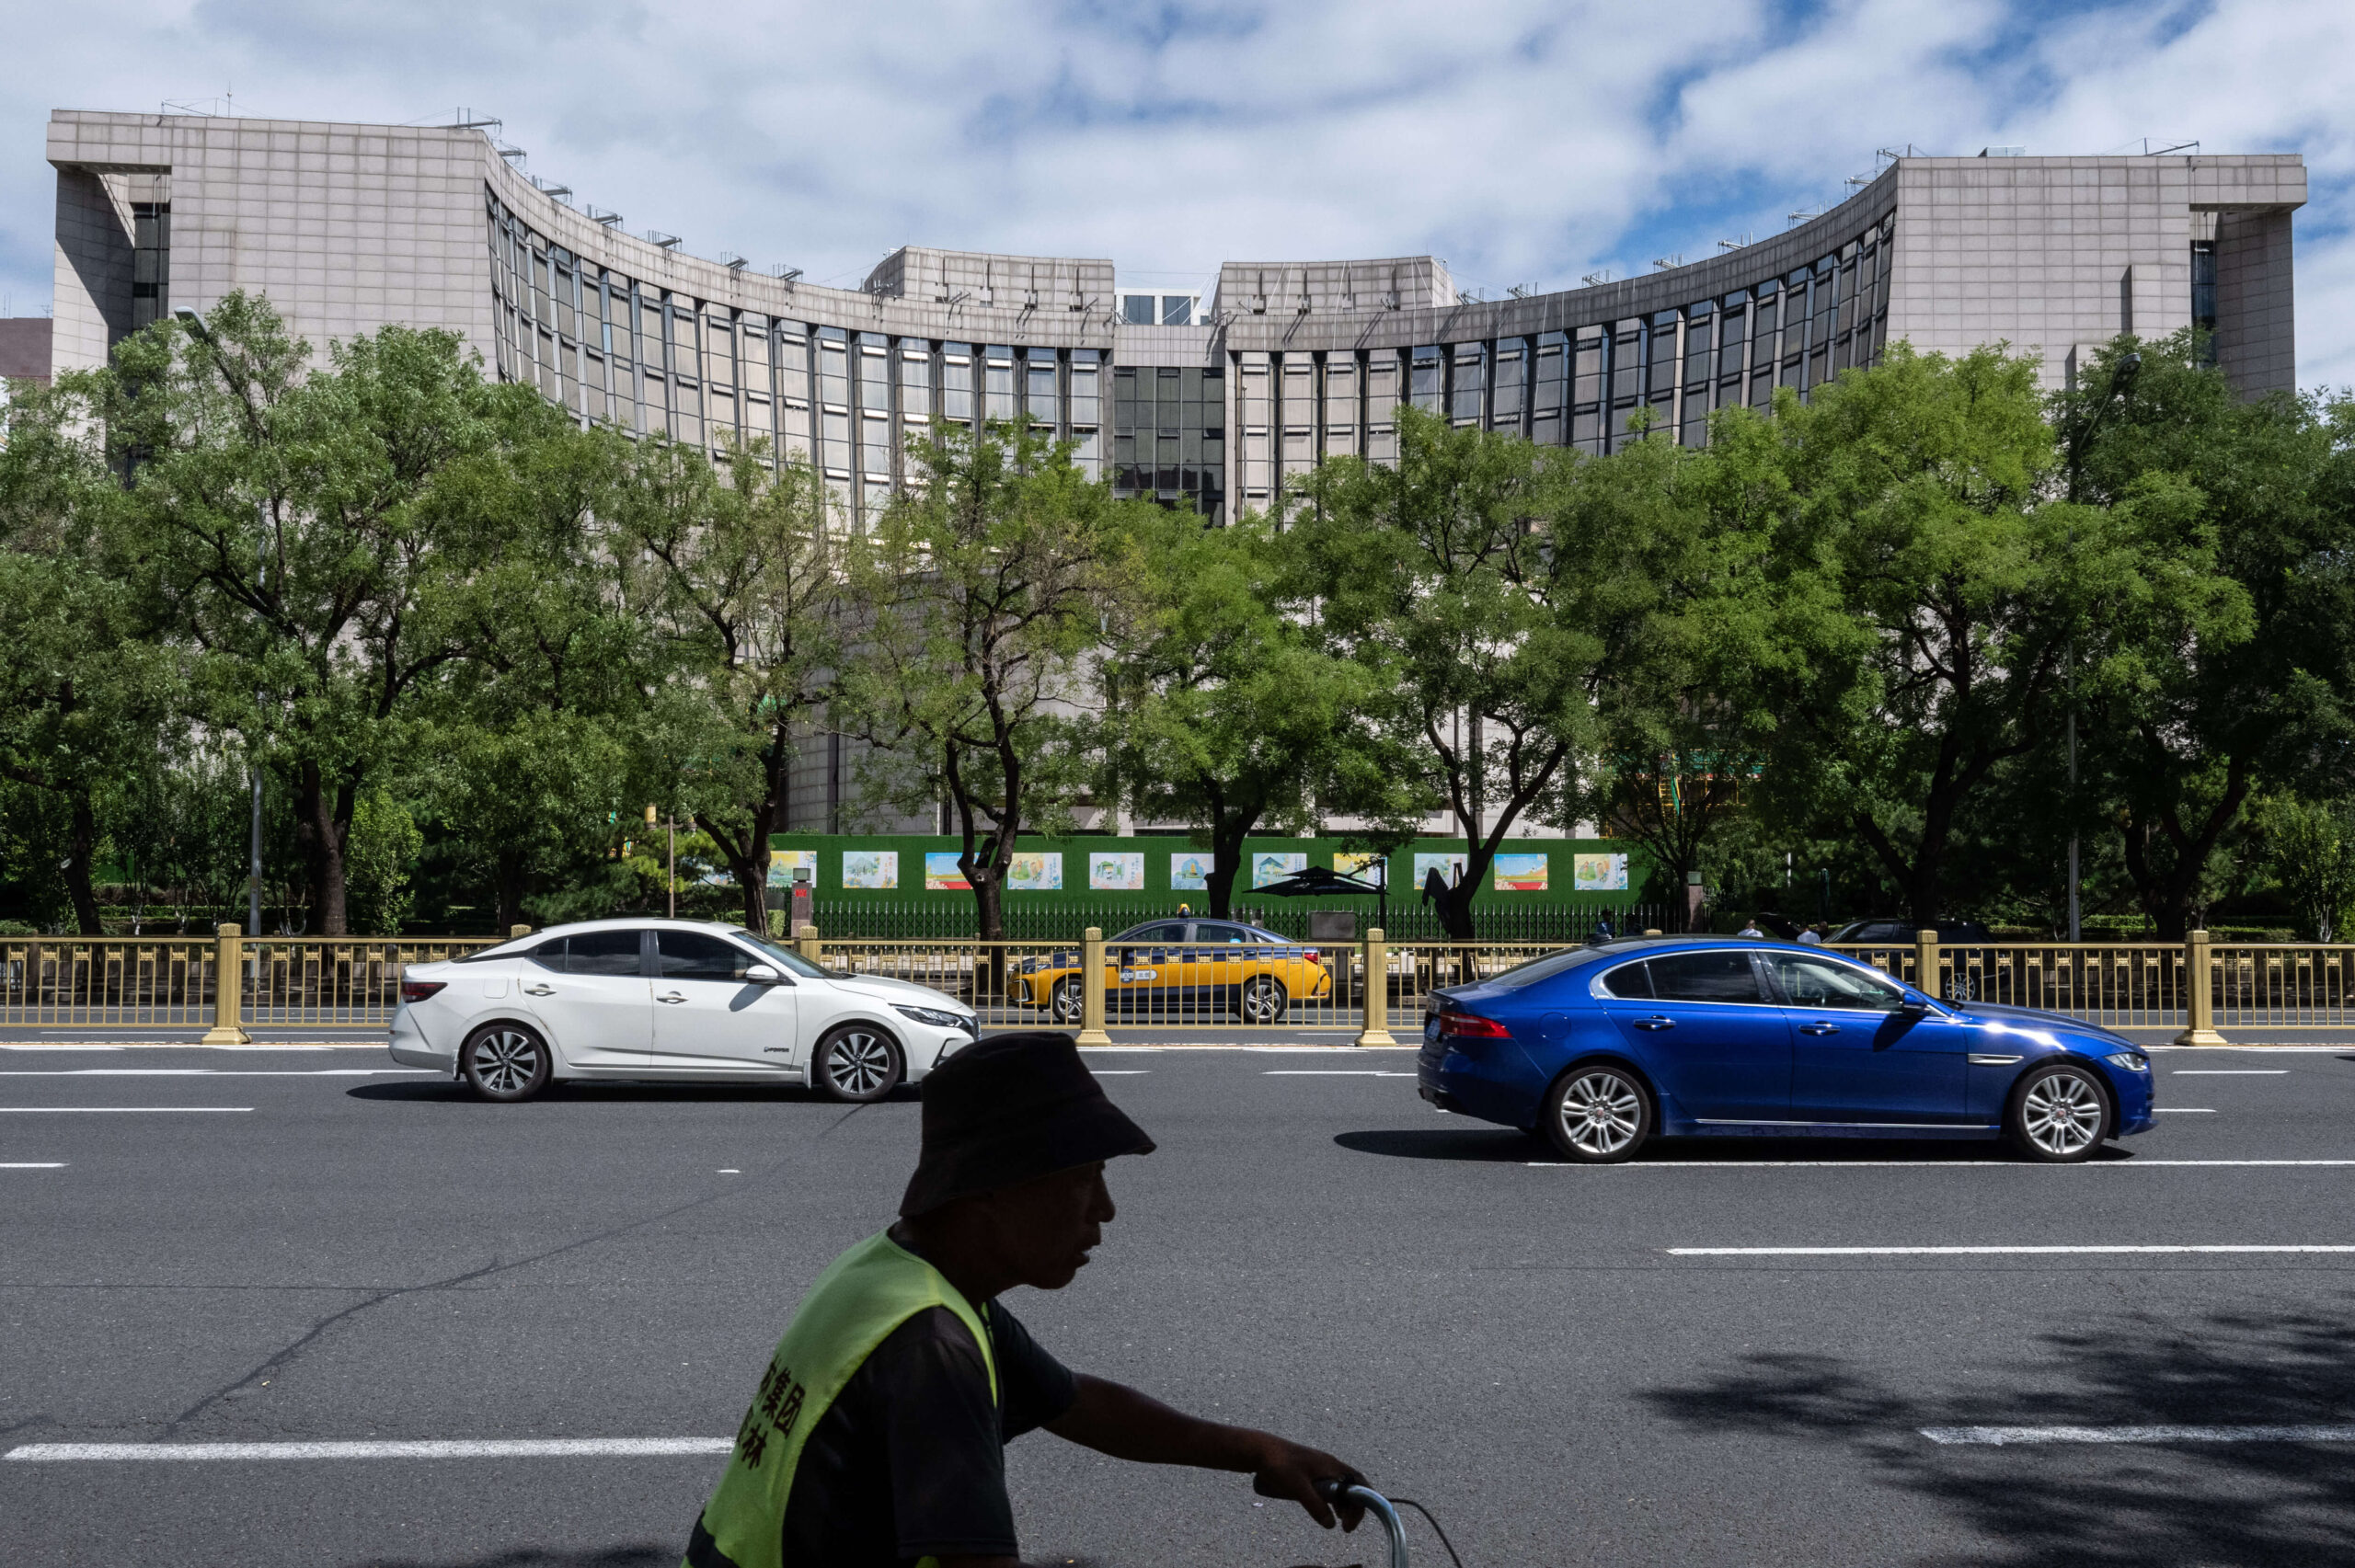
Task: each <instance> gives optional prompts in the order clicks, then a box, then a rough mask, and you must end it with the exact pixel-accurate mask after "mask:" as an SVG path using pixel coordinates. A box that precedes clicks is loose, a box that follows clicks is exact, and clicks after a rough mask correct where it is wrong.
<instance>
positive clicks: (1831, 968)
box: [1766, 953, 1905, 1013]
mask: <svg viewBox="0 0 2355 1568" xmlns="http://www.w3.org/2000/svg"><path fill="white" fill-rule="evenodd" d="M1766 963H1767V966H1768V967H1770V968H1772V969H1773V970H1774V971H1775V981H1776V983H1778V984H1779V985H1781V986H1782V988H1783V995H1784V996H1785V997H1786V998H1788V999H1789V1001H1790V1004H1791V1005H1792V1006H1793V1007H1846V1008H1865V1009H1870V1010H1872V1011H1874V1012H1878V1013H1888V1012H1891V1011H1894V1010H1895V1009H1896V1008H1897V1007H1899V1006H1901V1004H1902V1003H1903V1002H1904V1001H1905V993H1904V991H1902V990H1899V989H1898V987H1897V986H1896V985H1895V984H1893V983H1892V982H1890V981H1889V980H1887V979H1883V978H1882V977H1881V976H1879V975H1876V974H1873V973H1871V972H1870V971H1868V970H1865V969H1852V968H1850V967H1848V966H1847V965H1845V964H1833V963H1830V962H1827V961H1826V960H1824V959H1821V958H1801V957H1798V956H1793V955H1790V954H1785V953H1770V954H1768V955H1767V956H1766Z"/></svg>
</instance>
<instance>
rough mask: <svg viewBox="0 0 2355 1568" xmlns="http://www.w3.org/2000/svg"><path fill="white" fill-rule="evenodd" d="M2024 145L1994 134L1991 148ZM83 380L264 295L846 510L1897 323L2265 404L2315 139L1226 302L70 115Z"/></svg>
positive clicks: (1125, 485) (382, 137)
mask: <svg viewBox="0 0 2355 1568" xmlns="http://www.w3.org/2000/svg"><path fill="white" fill-rule="evenodd" d="M1991 151H1992V150H1991ZM48 153H49V159H50V162H51V163H52V165H54V166H56V169H57V192H58V195H57V264H56V307H55V317H56V326H55V331H54V336H53V341H52V366H53V368H55V369H60V370H62V369H68V368H72V367H75V366H80V365H89V364H95V363H98V362H101V361H103V360H104V358H105V357H106V355H107V354H108V352H109V349H111V347H112V345H113V344H114V343H115V342H116V341H117V340H118V339H120V338H121V337H122V336H123V335H124V334H125V333H127V332H130V331H132V330H135V329H136V328H137V327H138V326H143V325H144V324H145V323H146V322H147V321H150V320H152V319H154V318H155V317H156V316H157V315H162V314H164V313H165V312H167V310H169V309H172V308H178V307H186V308H193V309H196V310H199V311H202V310H205V309H207V308H209V306H210V305H211V304H212V303H213V301H214V300H216V299H218V298H220V297H221V296H222V295H223V294H224V293H226V292H229V291H231V290H232V289H237V288H244V289H248V290H255V291H258V292H263V293H265V294H267V295H268V296H269V297H270V299H271V301H272V302H273V303H276V304H277V305H278V307H279V308H280V309H281V311H283V312H284V313H285V314H286V315H288V317H289V318H290V320H291V322H292V324H293V326H294V328H295V329H296V330H297V331H299V332H300V333H302V334H303V335H304V336H305V337H306V338H309V339H310V340H311V342H312V343H313V344H314V346H315V347H316V348H317V349H321V350H324V348H325V346H326V344H327V342H329V341H331V340H333V339H335V338H345V337H350V336H352V335H354V334H356V333H361V332H365V331H369V330H372V329H373V328H374V327H376V326H381V325H384V324H385V323H390V322H402V323H408V324H411V325H415V326H441V327H447V328H449V329H450V330H452V331H454V332H456V333H458V334H460V335H461V336H462V337H464V338H465V339H466V341H468V342H469V343H471V344H472V345H473V346H474V348H475V349H477V351H478V352H479V353H480V354H481V355H482V357H483V360H484V361H485V362H486V363H487V364H488V365H491V366H495V367H496V371H497V373H498V374H499V375H500V376H501V377H503V378H506V379H508V380H512V381H522V382H529V383H534V384H535V385H537V386H538V387H539V388H540V389H541V391H542V392H543V393H544V394H545V395H547V396H548V397H550V398H551V399H554V400H556V401H558V402H560V403H562V404H563V405H564V406H566V407H568V408H570V409H572V410H573V411H574V412H575V413H577V414H578V415H579V416H580V418H584V419H590V420H596V421H602V422H609V423H612V424H615V425H618V426H622V427H624V428H626V429H633V430H642V431H652V430H666V431H668V432H670V433H671V434H672V435H673V436H675V437H677V438H678V439H679V440H681V441H692V442H695V443H697V444H703V445H708V446H712V447H715V448H716V447H718V445H719V443H720V442H721V441H723V440H725V439H727V438H730V437H745V436H752V435H763V436H767V437H769V438H770V439H771V440H772V441H774V443H775V446H776V447H777V448H778V449H779V450H782V451H786V452H800V453H805V454H807V455H808V457H809V458H810V461H811V462H812V463H813V464H816V465H817V466H818V467H819V468H820V469H821V471H822V472H823V473H824V474H825V475H827V476H828V478H829V479H830V481H831V482H832V483H833V486H834V488H835V489H836V491H837V492H838V493H839V495H840V496H841V498H842V500H843V504H844V507H845V508H846V509H852V510H857V511H863V510H865V509H868V508H870V507H872V506H874V505H876V504H877V503H878V501H879V498H881V497H883V496H884V495H886V494H888V493H889V491H890V487H891V486H892V485H893V484H895V483H896V482H897V481H898V479H899V477H900V470H901V465H902V463H903V461H904V460H903V458H902V443H903V440H904V438H905V437H907V436H908V435H910V434H913V433H917V432H921V431H923V430H925V429H928V428H930V427H932V426H934V425H936V424H937V423H939V422H942V421H961V420H971V419H975V418H1014V417H1016V416H1017V415H1023V416H1028V417H1029V418H1035V419H1037V420H1040V422H1042V423H1045V424H1049V425H1051V426H1052V427H1053V429H1055V431H1056V433H1057V434H1058V435H1059V436H1061V437H1063V438H1067V439H1069V440H1071V441H1074V443H1075V444H1076V447H1077V451H1078V453H1079V458H1080V461H1081V462H1082V463H1084V464H1086V465H1087V466H1088V467H1089V468H1090V469H1091V471H1094V472H1097V473H1101V474H1109V475H1110V476H1111V477H1112V478H1113V480H1114V481H1115V483H1116V484H1117V485H1118V486H1120V489H1121V490H1123V491H1124V492H1128V493H1132V494H1138V495H1148V496H1154V497H1157V498H1162V499H1164V500H1166V501H1169V502H1171V503H1181V502H1183V503H1190V504H1192V505H1194V506H1197V507H1199V508H1200V509H1201V510H1202V511H1203V512H1204V513H1205V514H1207V515H1209V516H1211V517H1213V518H1224V517H1226V516H1228V515H1231V514H1233V513H1234V512H1235V511H1238V510H1241V509H1249V508H1254V507H1259V506H1264V505H1265V504H1267V502H1268V500H1269V498H1270V497H1271V495H1272V494H1273V493H1274V491H1275V489H1276V487H1277V486H1279V485H1280V484H1281V482H1282V479H1283V477H1284V476H1285V475H1288V474H1294V473H1298V472H1301V471H1303V470H1304V469H1306V468H1308V467H1310V466H1311V465H1313V464H1315V463H1316V462H1317V461H1318V460H1319V459H1320V458H1322V457H1324V456H1327V455H1329V454H1333V453H1341V452H1350V453H1358V454H1361V455H1364V456H1367V457H1371V458H1374V459H1380V458H1382V457H1384V456H1385V455H1386V454H1388V453H1389V452H1392V451H1393V450H1394V448H1395V442H1396V434H1395V419H1396V409H1397V407H1398V406H1399V405H1400V404H1402V403H1408V402H1411V403H1414V404H1416V405H1417V406H1421V407H1424V408H1428V409H1430V410H1432V411H1434V412H1438V413H1442V414H1444V415H1445V416H1446V417H1447V418H1450V419H1451V420H1453V421H1454V422H1455V423H1457V424H1460V425H1482V426H1486V427H1488V428H1490V429H1509V430H1514V431H1518V432H1520V433H1522V434H1523V435H1526V436H1527V437H1529V438H1530V439H1531V440H1534V441H1543V442H1548V443H1556V444H1567V445H1572V446H1577V447H1580V448H1581V449H1583V450H1586V451H1589V452H1603V451H1607V450H1609V449H1610V447H1611V445H1612V444H1613V443H1614V441H1620V440H1623V439H1625V437H1626V432H1627V431H1628V429H1629V428H1630V421H1631V419H1632V418H1634V416H1635V414H1636V411H1637V410H1638V409H1645V410H1648V414H1649V419H1650V423H1651V425H1652V427H1653V428H1655V429H1663V428H1664V429H1671V430H1673V431H1675V432H1676V433H1677V436H1678V439H1680V440H1683V441H1699V440H1701V439H1702V438H1703V436H1704V434H1705V432H1706V419H1707V416H1708V414H1709V412H1710V411H1711V410H1712V409H1715V408H1720V407H1725V406H1729V405H1732V404H1741V403H1749V404H1757V403H1763V401H1765V400H1766V399H1767V398H1768V397H1769V396H1770V395H1771V393H1772V389H1773V388H1774V387H1775V386H1777V385H1782V386H1790V387H1794V388H1796V389H1798V391H1799V392H1800V393H1801V394H1802V395H1804V394H1805V393H1806V391H1807V390H1808V389H1809V387H1812V386H1814V385H1815V384H1816V383H1820V382H1821V381H1823V380H1825V379H1826V378H1828V377H1830V376H1833V375H1836V374H1838V373H1839V372H1841V371H1843V370H1844V369H1846V368H1848V367H1849V366H1851V365H1857V364H1867V363H1870V362H1871V361H1873V360H1874V358H1875V357H1876V356H1877V355H1878V354H1879V353H1880V352H1881V351H1882V350H1883V349H1884V347H1885V346H1886V345H1887V344H1888V343H1889V342H1890V340H1891V339H1892V338H1904V339H1910V340H1911V341H1912V342H1913V344H1914V345H1915V346H1916V347H1917V348H1921V349H1943V350H1947V351H1957V350H1963V349H1970V348H1973V347H1975V346H1977V345H1979V344H1982V343H1988V342H1994V341H1999V340H2000V341H2004V342H2008V343H2010V344H2011V345H2012V346H2013V347H2014V348H2015V349H2028V350H2032V351H2036V352H2039V353H2040V354H2041V355H2042V356H2043V359H2044V366H2045V375H2046V377H2047V379H2048V381H2049V382H2051V383H2054V384H2059V383H2062V381H2063V380H2065V379H2066V378H2067V377H2068V376H2069V375H2071V374H2072V373H2074V366H2075V364H2076V363H2077V361H2078V359H2079V357H2080V356H2082V355H2083V354H2084V353H2085V351H2086V350H2087V349H2090V348H2091V347H2093V346H2094V345H2097V344H2098V343H2101V342H2103V341H2105V340H2106V339H2108V338H2109V337H2110V336H2112V335H2113V334H2115V333H2117V332H2119V331H2121V330H2131V331H2134V332H2139V333H2142V334H2144V335H2146V336H2148V335H2158V334H2164V333H2166V332H2170V331H2173V330H2175V329H2177V328H2178V327H2181V326H2185V325H2187V324H2188V323H2192V322H2198V323H2200V324H2201V325H2204V326H2210V327H2211V328H2212V330H2213V332H2214V334H2215V337H2214V345H2215V350H2216V353H2217V355H2218V357H2219V359H2220V361H2221V362H2222V363H2223V366H2224V368H2225V369H2226V371H2227V372H2230V373H2231V374H2232V376H2233V377H2234V380H2235V381H2236V382H2237V383H2239V384H2240V385H2241V386H2242V387H2243V388H2245V389H2246V390H2248V391H2251V392H2256V391H2261V390H2267V389H2272V388H2287V387H2291V386H2292V385H2293V384H2294V380H2295V361H2294V351H2293V331H2292V287H2291V218H2290V214H2291V213H2292V212H2293V211H2294V210H2295V209H2296V208H2297V207H2299V206H2300V205H2301V204H2302V203H2303V201H2304V200H2305V193H2306V177H2305V168H2304V165H2303V161H2302V160H2301V159H2300V158H2299V157H2298V156H2297V155H2270V154H2269V155H2255V156H2205V155H2182V154H2164V155H2155V156H2123V157H2085V158H2076V157H2052V158H2031V157H2018V156H2000V155H1996V156H1986V155H1982V156H1980V157H1970V158H1927V157H1923V158H1914V157H1908V158H1901V159H1899V160H1896V161H1895V162H1893V163H1891V164H1890V166H1888V167H1887V168H1886V169H1885V170H1884V171H1883V172H1882V173H1881V174H1880V176H1879V177H1878V178H1876V179H1874V180H1873V181H1872V182H1871V183H1870V184H1868V185H1867V186H1865V187H1864V188H1863V189H1860V190H1859V191H1858V192H1857V193H1856V194H1855V195H1854V196H1852V197H1850V198H1849V199H1848V200H1845V201H1844V202H1842V203H1841V204H1840V205H1838V206H1837V207H1834V208H1832V209H1831V210H1830V211H1828V212H1823V213H1821V215H1818V216H1815V217H1811V218H1809V219H1807V220H1806V221H1804V222H1802V223H1798V224H1797V225H1796V226H1794V227H1792V228H1790V229H1788V230H1787V231H1786V232H1784V233H1782V234H1779V235H1774V236H1772V237H1770V238H1767V239H1763V240H1761V241H1759V242H1757V243H1755V244H1752V245H1746V246H1740V247H1739V248H1732V249H1728V250H1725V251H1724V252H1723V253H1722V254H1720V255H1717V256H1716V257H1714V258H1711V259H1708V260H1706V261H1703V262H1700V263H1697V264H1694V265H1692V266H1679V267H1671V268H1666V269H1661V270H1658V271H1655V272H1652V273H1650V274H1648V275H1647V276H1644V277H1640V278H1632V279H1628V280H1624V281H1614V282H1603V283H1600V284H1597V285H1595V286H1592V287H1589V288H1582V289H1576V290H1569V291H1565V292H1558V293H1550V294H1541V295H1533V296H1529V297H1526V298H1522V297H1514V298H1507V299H1502V300H1487V301H1484V300H1477V299H1467V298H1465V296H1464V295H1463V294H1461V293H1460V292H1458V291H1457V289H1456V287H1455V285H1454V283H1453V280H1451V279H1450V278H1449V276H1448V272H1447V269H1446V267H1445V265H1444V264H1443V263H1442V262H1440V261H1438V260H1437V259H1435V258H1430V257H1420V256H1419V257H1396V258H1385V259H1379V260H1366V261H1268V262H1228V263H1226V264H1225V265H1224V266H1223V267H1222V268H1221V269H1219V275H1218V280H1217V285H1216V288H1215V291H1214V292H1213V293H1212V296H1211V298H1210V299H1209V300H1208V301H1207V302H1200V301H1199V300H1198V299H1197V298H1195V297H1194V296H1190V295H1181V294H1164V293H1162V292H1158V291H1154V292H1141V293H1138V294H1126V293H1124V292H1123V291H1122V290H1121V289H1120V287H1119V285H1118V280H1117V278H1116V274H1115V269H1114V267H1113V264H1112V263H1111V262H1110V261H1109V260H1101V259H1074V258H1052V257H1027V256H992V255H982V254H976V253H971V252H965V251H951V250H932V249H923V248H916V247H910V248H907V249H902V250H899V251H895V252H893V253H892V254H891V255H890V256H888V257H886V258H883V260H882V261H881V262H880V263H879V264H878V265H877V267H876V268H875V269H874V270H873V271H872V272H871V273H869V274H868V276H867V280H866V282H865V284H864V286H862V287H861V288H859V289H856V290H846V289H830V288H821V287H818V286H816V285H813V284H810V283H808V282H805V281H803V280H800V278H799V277H798V274H796V273H793V272H790V271H784V272H783V273H782V275H770V274H766V273H763V272H759V271H755V270H752V269H750V268H748V267H747V266H745V265H744V263H742V262H741V260H717V261H715V260H706V259H703V258H700V257H697V256H694V255H690V254H688V253H687V252H686V251H685V249H684V246H682V245H681V244H680V242H679V241H677V240H676V239H673V238H672V237H671V236H669V235H663V234H660V233H656V232H651V231H649V232H646V233H642V234H632V233H630V232H628V231H626V229H625V228H624V227H623V226H622V223H621V222H620V221H619V220H618V218H616V217H615V216H614V215H612V214H606V213H600V212H596V210H595V209H593V208H591V209H587V210H585V211H584V210H582V209H580V208H578V207H576V206H574V205H573V204H572V203H571V202H570V201H569V200H567V198H569V196H570V194H571V193H570V192H569V191H568V190H564V189H560V188H546V187H544V186H543V185H542V184H540V183H537V182H534V180H532V179H529V178H526V177H523V175H521V174H519V173H518V172H517V171H516V169H515V167H514V166H513V163H512V161H511V158H512V156H513V155H514V150H513V149H502V148H501V147H500V145H498V144H497V143H494V142H493V141H492V140H491V139H490V138H489V137H488V136H487V135H486V134H484V132H483V131H482V130H480V129H467V128H458V127H452V128H416V127H407V126H372V125H347V124H331V123H308V122H295V121H287V120H234V119H217V118H205V117H199V116H184V115H152V114H111V113H91V112H84V111H78V110H60V111H58V112H56V113H55V114H53V115H52V119H51V121H50V128H49V147H48Z"/></svg>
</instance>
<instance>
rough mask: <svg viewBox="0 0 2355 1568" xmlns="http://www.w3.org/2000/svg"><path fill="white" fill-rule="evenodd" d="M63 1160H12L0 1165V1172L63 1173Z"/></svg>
mask: <svg viewBox="0 0 2355 1568" xmlns="http://www.w3.org/2000/svg"><path fill="white" fill-rule="evenodd" d="M63 1169H65V1162H64V1161H63V1160H12V1161H8V1162H6V1163H0V1171H63Z"/></svg>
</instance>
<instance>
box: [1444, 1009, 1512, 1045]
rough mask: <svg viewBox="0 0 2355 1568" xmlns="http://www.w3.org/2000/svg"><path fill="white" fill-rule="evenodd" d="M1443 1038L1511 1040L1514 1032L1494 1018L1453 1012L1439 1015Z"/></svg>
mask: <svg viewBox="0 0 2355 1568" xmlns="http://www.w3.org/2000/svg"><path fill="white" fill-rule="evenodd" d="M1439 1032H1440V1034H1441V1036H1442V1037H1444V1038H1447V1039H1452V1040H1510V1039H1511V1038H1512V1031H1511V1030H1510V1029H1508V1028H1506V1027H1505V1026H1504V1025H1503V1024H1499V1023H1498V1022H1497V1021H1496V1020H1495V1019H1493V1018H1483V1017H1481V1016H1480V1015H1479V1014H1478V1013H1457V1012H1454V1011H1453V1010H1452V1009H1451V1010H1450V1011H1448V1012H1445V1013H1441V1014H1440V1015H1439Z"/></svg>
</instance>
